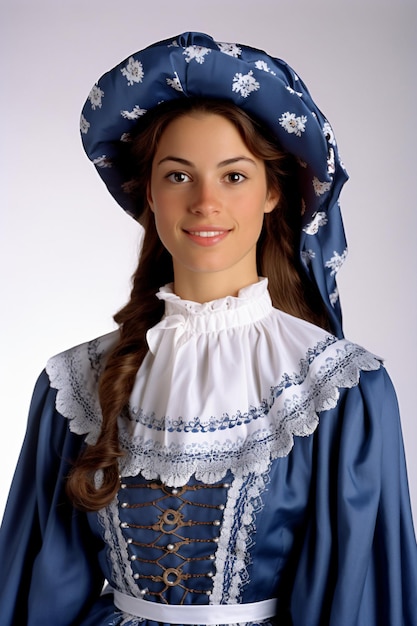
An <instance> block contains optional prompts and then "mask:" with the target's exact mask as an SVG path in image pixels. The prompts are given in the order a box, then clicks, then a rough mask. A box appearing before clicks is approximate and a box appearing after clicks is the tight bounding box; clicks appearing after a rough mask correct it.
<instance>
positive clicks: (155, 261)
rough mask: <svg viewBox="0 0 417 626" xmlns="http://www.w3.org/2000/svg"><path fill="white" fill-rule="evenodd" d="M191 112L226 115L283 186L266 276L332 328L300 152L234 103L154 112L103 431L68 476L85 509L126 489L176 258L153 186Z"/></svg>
mask: <svg viewBox="0 0 417 626" xmlns="http://www.w3.org/2000/svg"><path fill="white" fill-rule="evenodd" d="M191 112H201V113H209V114H217V115H222V116H224V117H226V118H227V119H228V120H229V121H231V122H232V123H233V124H234V125H235V127H236V128H237V130H238V131H239V133H240V135H241V137H242V139H243V141H244V142H245V144H246V146H247V147H248V149H249V150H250V151H251V152H252V154H253V155H254V156H256V157H257V158H259V159H262V160H263V161H264V162H265V169H266V177H267V185H268V189H269V190H271V191H276V192H278V196H279V200H278V203H277V206H276V207H275V209H274V210H273V211H272V212H271V213H268V214H266V215H265V217H264V225H263V228H262V232H261V235H260V238H259V241H258V245H257V265H258V274H259V275H260V276H266V277H267V278H268V288H269V291H270V295H271V299H272V303H273V305H274V306H275V307H277V308H279V309H281V310H283V311H285V312H287V313H290V314H292V315H295V316H296V317H300V318H302V319H305V320H308V321H311V322H313V323H315V324H318V325H320V326H323V327H326V328H327V327H328V321H327V316H326V313H325V309H324V305H323V303H322V301H321V298H320V296H319V295H318V290H317V289H316V288H315V286H314V285H312V284H311V282H310V281H309V280H308V279H307V277H306V276H305V274H304V272H303V270H302V267H301V264H300V261H299V256H298V243H299V236H300V225H301V198H300V193H299V185H298V182H297V174H296V171H297V168H296V163H295V160H294V157H292V155H290V154H288V153H286V152H284V151H283V150H281V149H280V148H279V147H278V146H277V145H276V144H275V143H274V142H273V141H271V139H270V137H269V135H268V131H267V129H265V128H263V127H262V125H260V124H259V123H258V122H257V121H256V120H253V119H252V118H250V117H249V116H248V115H247V114H246V113H244V111H243V110H241V109H240V108H238V107H236V106H235V105H234V104H231V103H228V102H224V101H217V100H207V99H191V98H182V99H179V100H177V101H174V102H170V103H167V104H162V105H160V106H159V107H157V108H156V109H154V110H152V111H150V112H149V113H147V114H146V115H145V116H144V118H143V119H142V120H141V121H140V122H139V123H138V125H137V128H136V132H135V133H134V135H133V136H132V137H131V141H130V142H129V144H126V146H127V154H126V157H125V163H124V165H125V169H126V167H129V168H130V172H131V179H130V180H129V182H128V183H126V185H125V191H126V192H128V193H129V194H130V195H131V197H132V199H133V200H134V206H135V211H136V215H137V219H138V221H139V222H140V224H142V226H143V228H144V231H145V233H144V240H143V245H142V251H141V255H140V259H139V265H138V268H137V270H136V272H135V274H134V276H133V286H132V291H131V296H130V300H129V302H128V303H127V304H126V306H124V307H123V308H122V309H121V310H120V311H119V312H118V313H117V314H116V315H115V316H114V319H115V321H116V322H117V324H118V325H119V327H120V339H119V341H118V343H117V345H116V346H115V347H114V349H113V350H112V351H111V353H110V355H109V356H108V359H107V363H106V366H105V369H104V372H103V374H102V376H101V378H100V382H99V398H100V404H101V409H102V414H103V424H102V431H101V435H100V437H99V439H98V442H97V444H96V445H94V446H87V447H86V449H85V450H84V452H83V454H82V455H81V456H80V458H79V459H78V460H77V461H76V463H75V466H74V468H73V470H72V472H71V474H70V476H69V478H68V481H67V492H68V494H69V497H70V498H71V500H72V501H73V503H74V505H75V506H77V507H78V508H81V509H84V510H90V511H91V510H98V509H100V508H102V507H103V506H105V505H106V504H108V503H109V502H110V501H111V500H112V498H113V497H114V495H115V494H116V492H117V490H118V488H119V473H118V458H119V457H120V456H122V452H121V449H120V445H119V438H118V426H117V420H118V417H119V416H120V415H121V414H123V413H124V412H126V410H127V404H128V401H129V397H130V394H131V391H132V387H133V384H134V380H135V376H136V373H137V370H138V368H139V367H140V365H141V363H142V361H143V359H144V357H145V355H146V352H147V344H146V339H145V335H146V332H147V330H148V329H149V328H151V327H152V326H154V325H155V324H156V323H157V322H158V321H159V320H160V319H161V317H162V314H163V310H164V306H163V303H161V302H160V301H159V300H158V299H157V298H156V295H155V294H156V293H157V291H158V290H159V288H160V287H161V286H162V285H165V284H166V283H169V282H172V281H173V279H174V275H173V266H172V259H171V256H170V254H169V253H168V252H167V250H166V249H165V248H164V246H163V245H162V243H161V241H160V239H159V237H158V234H157V232H156V228H155V223H154V218H153V214H152V212H151V210H150V208H149V206H148V203H147V199H146V191H147V185H148V182H149V179H150V175H151V168H152V160H153V156H154V154H155V151H156V148H157V145H158V142H159V139H160V137H161V136H162V133H163V132H164V130H165V129H166V127H167V126H168V124H169V123H170V122H171V121H172V120H173V119H175V118H178V117H179V116H181V115H186V114H187V113H191ZM97 470H102V480H101V484H100V486H99V487H97V485H96V484H95V480H94V479H95V475H96V472H97Z"/></svg>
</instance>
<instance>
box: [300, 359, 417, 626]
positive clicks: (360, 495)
mask: <svg viewBox="0 0 417 626" xmlns="http://www.w3.org/2000/svg"><path fill="white" fill-rule="evenodd" d="M314 445H315V451H314V454H315V471H314V477H313V488H312V494H311V511H312V514H311V516H310V518H309V522H308V525H307V529H306V533H305V535H304V541H303V545H302V546H301V549H300V556H299V559H298V565H297V570H296V575H295V580H294V585H293V592H292V606H291V614H292V618H293V624H294V626H306V625H307V624H308V625H309V626H325V625H329V626H415V625H417V548H416V541H415V534H414V529H413V522H412V515H411V507H410V500H409V493H408V482H407V474H406V466H405V458H404V450H403V443H402V435H401V428H400V421H399V413H398V406H397V401H396V396H395V392H394V390H393V388H392V384H391V381H390V379H389V377H388V375H387V373H386V371H385V369H384V368H381V369H380V370H378V371H375V372H366V373H365V372H362V375H361V382H360V384H359V385H358V386H356V387H353V388H352V389H349V390H345V391H344V392H341V396H340V400H339V403H338V406H337V407H336V408H335V409H333V410H331V411H327V412H326V413H323V414H322V415H321V418H320V426H319V428H318V429H317V432H316V436H315V443H314Z"/></svg>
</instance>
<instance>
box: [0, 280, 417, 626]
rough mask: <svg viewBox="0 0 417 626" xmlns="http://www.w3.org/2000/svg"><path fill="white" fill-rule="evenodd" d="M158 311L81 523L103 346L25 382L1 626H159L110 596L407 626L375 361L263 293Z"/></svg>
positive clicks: (408, 576)
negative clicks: (30, 387)
mask: <svg viewBox="0 0 417 626" xmlns="http://www.w3.org/2000/svg"><path fill="white" fill-rule="evenodd" d="M159 297H160V298H161V299H164V300H165V306H166V313H165V316H164V318H163V319H162V320H161V322H160V323H159V324H158V325H157V326H156V327H155V328H153V329H151V331H149V333H148V337H147V339H148V344H149V352H148V355H147V356H146V358H145V360H144V362H143V364H142V366H141V368H140V369H139V371H138V375H137V379H136V383H135V386H134V389H133V391H132V395H131V400H130V406H129V412H128V414H126V415H124V416H121V417H120V421H119V431H120V441H121V446H122V449H123V450H124V452H125V454H124V457H123V459H122V461H121V463H120V475H121V479H120V480H121V484H120V490H119V492H118V495H117V497H116V498H115V499H114V501H113V502H111V503H110V504H109V505H108V506H107V507H106V508H105V509H103V510H101V511H99V512H97V513H95V512H94V513H88V514H86V513H81V512H79V511H77V510H75V509H74V508H73V507H72V506H71V504H70V503H69V502H68V500H67V498H66V496H65V490H64V485H65V477H66V476H67V474H68V472H69V470H70V467H71V462H72V461H73V460H74V459H76V458H77V456H78V454H79V452H80V450H81V449H82V448H83V446H84V445H85V441H87V442H89V443H93V442H94V440H95V439H96V438H97V435H98V432H99V428H100V419H101V416H100V409H99V405H98V399H97V380H98V378H99V375H100V372H101V370H102V367H103V361H104V359H105V356H106V354H107V352H108V350H109V349H110V347H111V345H113V344H114V342H115V341H116V339H117V333H112V334H110V335H107V336H105V337H103V338H99V339H97V340H94V341H92V342H89V343H87V344H83V345H81V346H78V347H76V348H72V349H71V350H68V351H67V352H65V353H63V354H61V355H58V356H56V357H53V358H52V359H51V360H50V362H49V363H48V365H47V373H46V372H43V373H42V374H41V376H40V378H39V380H38V383H37V385H36V388H35V391H34V395H33V401H32V405H31V410H30V415H29V422H28V430H27V435H26V438H25V442H24V445H23V448H22V453H21V457H20V460H19V464H18V467H17V470H16V474H15V478H14V481H13V485H12V489H11V492H10V497H9V501H8V505H7V508H6V513H5V517H4V521H3V526H2V529H1V533H0V562H1V572H0V607H1V609H0V616H1V619H0V622H1V624H2V626H12V625H13V626H24V625H25V624H27V625H28V626H45V625H48V626H49V625H53V626H72V625H80V626H110V625H114V626H121V625H122V624H126V625H129V626H136V625H138V624H143V625H144V626H157V624H158V623H161V622H157V621H152V620H150V619H147V620H145V619H142V618H140V617H138V616H134V615H131V614H128V613H127V612H123V611H122V610H119V609H118V608H117V607H116V606H115V605H114V603H113V595H112V593H102V590H103V584H104V582H105V581H108V583H109V584H110V586H111V588H112V589H116V590H118V591H120V592H122V593H124V594H127V595H128V596H131V597H137V598H142V599H143V600H146V601H148V602H149V603H157V604H159V605H164V606H166V605H183V606H187V605H194V606H196V605H197V606H198V605H201V623H206V622H205V610H206V608H207V607H209V606H211V605H236V604H237V605H240V604H247V603H253V602H259V601H263V600H267V599H270V598H276V599H277V608H276V614H275V615H274V616H272V617H271V618H267V619H263V620H258V621H256V622H254V621H253V620H252V621H248V622H245V621H244V622H240V623H242V624H249V623H250V624H251V625H253V624H255V623H260V624H264V625H278V624H279V625H280V626H281V625H284V626H288V625H293V626H325V625H331V626H374V625H375V626H385V625H386V626H388V625H389V626H402V625H406V626H412V625H416V624H417V548H416V542H415V535H414V530H413V524H412V518H411V510H410V502H409V495H408V486H407V476H406V468H405V460H404V451H403V445H402V439H401V430H400V422H399V416H398V407H397V402H396V397H395V393H394V390H393V388H392V385H391V382H390V379H389V377H388V375H387V373H386V371H385V369H384V367H383V366H382V364H381V362H380V360H378V359H377V358H376V357H375V356H374V355H371V354H369V353H368V352H367V351H366V350H364V349H363V348H360V347H359V346H356V345H354V344H351V343H349V342H347V341H345V340H340V339H337V338H336V337H333V336H331V335H329V334H328V333H326V332H325V331H323V330H321V329H319V328H317V327H315V326H313V325H311V324H308V323H307V322H304V321H302V320H298V319H295V318H293V317H291V316H288V315H286V314H284V313H282V312H280V311H278V310H276V309H273V308H272V305H271V303H270V300H269V295H268V292H267V290H266V281H264V280H261V281H260V282H259V283H258V284H256V285H252V286H251V287H248V288H246V289H244V290H241V292H240V293H239V296H238V297H236V298H231V297H228V298H225V299H222V300H219V301H215V302H213V303H206V304H203V305H198V304H195V303H190V302H186V301H182V300H180V299H179V298H178V297H177V296H175V295H174V294H173V293H172V291H171V290H170V288H169V287H166V288H164V289H162V290H161V293H160V294H159ZM192 407H193V408H192ZM99 480H100V475H99V474H98V475H97V481H99ZM205 607H206V608H205ZM165 623H172V622H165ZM198 623H200V622H198V620H197V621H196V624H198ZM224 623H227V622H226V621H225V622H224Z"/></svg>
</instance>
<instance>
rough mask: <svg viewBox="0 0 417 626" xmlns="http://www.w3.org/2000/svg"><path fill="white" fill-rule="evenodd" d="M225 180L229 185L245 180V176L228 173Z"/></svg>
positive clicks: (237, 173)
mask: <svg viewBox="0 0 417 626" xmlns="http://www.w3.org/2000/svg"><path fill="white" fill-rule="evenodd" d="M226 179H227V181H228V182H229V183H241V182H242V181H243V180H245V179H246V176H244V175H243V174H240V173H239V172H230V174H227V176H226Z"/></svg>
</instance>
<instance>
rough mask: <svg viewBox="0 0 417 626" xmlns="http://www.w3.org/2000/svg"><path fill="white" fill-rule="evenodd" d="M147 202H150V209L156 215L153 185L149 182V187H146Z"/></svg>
mask: <svg viewBox="0 0 417 626" xmlns="http://www.w3.org/2000/svg"><path fill="white" fill-rule="evenodd" d="M146 200H147V201H148V204H149V208H150V209H151V211H152V213H154V208H153V207H154V202H153V198H152V191H151V183H150V182H148V184H147V186H146Z"/></svg>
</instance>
